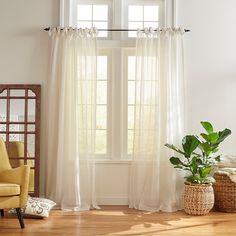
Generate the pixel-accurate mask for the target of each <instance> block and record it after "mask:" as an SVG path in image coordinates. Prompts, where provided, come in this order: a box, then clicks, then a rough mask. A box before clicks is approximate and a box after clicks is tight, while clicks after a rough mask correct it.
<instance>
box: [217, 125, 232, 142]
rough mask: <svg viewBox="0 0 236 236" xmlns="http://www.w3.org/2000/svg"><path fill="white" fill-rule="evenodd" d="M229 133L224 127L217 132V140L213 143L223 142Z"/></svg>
mask: <svg viewBox="0 0 236 236" xmlns="http://www.w3.org/2000/svg"><path fill="white" fill-rule="evenodd" d="M230 134H231V130H230V129H224V130H223V131H220V132H219V134H218V135H219V138H218V140H217V141H216V142H215V143H214V144H216V145H219V144H220V143H221V142H223V141H224V140H225V139H226V138H227V137H228V136H229V135H230Z"/></svg>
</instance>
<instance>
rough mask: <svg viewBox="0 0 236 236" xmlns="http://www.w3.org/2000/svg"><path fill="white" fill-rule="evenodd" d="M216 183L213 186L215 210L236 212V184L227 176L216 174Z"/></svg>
mask: <svg viewBox="0 0 236 236" xmlns="http://www.w3.org/2000/svg"><path fill="white" fill-rule="evenodd" d="M214 178H215V180H216V182H215V183H214V185H213V188H214V193H215V209H216V210H218V211H224V212H236V183H234V182H233V181H232V180H231V179H230V178H229V176H228V175H227V174H224V173H217V172H216V173H214Z"/></svg>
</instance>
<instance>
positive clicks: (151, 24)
mask: <svg viewBox="0 0 236 236" xmlns="http://www.w3.org/2000/svg"><path fill="white" fill-rule="evenodd" d="M158 26H159V23H158V22H144V27H148V28H149V27H152V28H154V29H156V28H158Z"/></svg>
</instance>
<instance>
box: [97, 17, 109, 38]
mask: <svg viewBox="0 0 236 236" xmlns="http://www.w3.org/2000/svg"><path fill="white" fill-rule="evenodd" d="M93 26H94V27H96V28H97V29H107V27H108V23H107V22H102V21H96V22H93ZM98 37H107V31H99V33H98Z"/></svg>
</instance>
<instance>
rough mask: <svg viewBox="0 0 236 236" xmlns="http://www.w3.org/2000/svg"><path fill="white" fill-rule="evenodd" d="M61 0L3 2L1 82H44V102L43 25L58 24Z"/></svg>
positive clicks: (46, 45)
mask: <svg viewBox="0 0 236 236" xmlns="http://www.w3.org/2000/svg"><path fill="white" fill-rule="evenodd" d="M58 21H59V0H20V1H18V0H1V1H0V72H1V74H0V83H15V84H24V83H25V84H41V85H42V103H44V98H45V96H44V92H45V83H46V79H47V70H48V59H49V37H48V35H47V33H46V32H45V31H43V28H45V27H47V26H57V25H58V23H59V22H58ZM44 107H45V106H44V105H42V129H41V189H42V190H43V185H44V176H45V175H44V168H43V167H44V160H45V159H44V146H45V143H44V142H43V141H44V137H43V136H44V132H45V129H44V124H45V122H44V119H43V117H44Z"/></svg>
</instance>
